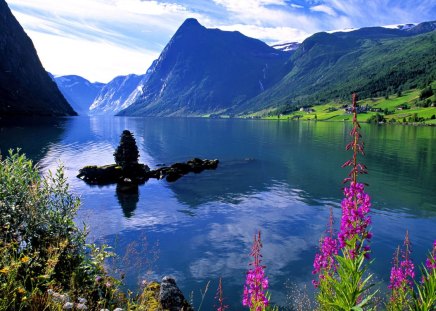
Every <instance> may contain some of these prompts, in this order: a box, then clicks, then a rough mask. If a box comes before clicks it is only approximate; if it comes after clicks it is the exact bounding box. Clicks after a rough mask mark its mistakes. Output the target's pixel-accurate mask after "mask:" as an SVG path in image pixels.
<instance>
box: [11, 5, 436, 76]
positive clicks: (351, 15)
mask: <svg viewBox="0 0 436 311" xmlns="http://www.w3.org/2000/svg"><path fill="white" fill-rule="evenodd" d="M7 3H8V4H9V6H10V7H11V9H12V11H13V13H14V14H15V15H16V17H17V19H18V21H19V22H20V23H21V24H22V26H23V28H24V29H25V30H26V32H27V33H28V34H29V35H30V37H31V38H32V40H33V42H34V44H35V46H36V47H37V49H38V53H39V55H40V58H41V61H42V63H43V64H44V66H45V67H46V68H47V70H49V71H52V72H54V73H59V74H64V73H65V74H67V73H79V74H80V73H82V72H85V73H86V74H87V75H86V76H85V77H86V78H88V79H90V80H102V81H107V80H110V79H111V78H113V77H114V76H115V75H119V74H122V73H127V72H129V71H130V72H131V73H139V72H140V71H143V70H145V69H146V68H147V67H148V66H149V65H150V64H151V61H152V59H153V58H154V57H157V55H158V54H159V53H160V52H161V51H162V49H163V47H164V46H165V45H166V44H167V43H168V41H169V39H170V38H171V36H172V35H173V34H174V32H175V31H176V30H177V28H178V27H179V26H180V25H181V23H182V22H183V21H184V20H185V19H186V18H188V17H195V18H197V19H198V20H199V22H200V23H201V24H203V25H205V26H206V27H209V28H215V27H217V28H221V29H224V30H230V31H233V30H238V31H240V32H241V33H243V34H245V35H247V36H250V37H254V38H258V39H261V40H264V41H266V42H267V43H269V44H273V43H279V42H289V41H302V40H303V39H304V38H306V37H307V36H309V35H311V34H313V33H315V32H319V31H328V30H333V29H344V28H359V27H364V26H376V25H389V24H399V23H410V22H421V21H424V20H431V19H434V16H435V14H436V3H435V1H434V0H422V1H419V2H418V3H417V2H416V1H412V0H404V1H394V0H374V1H366V0H323V1H318V0H314V1H309V0H308V1H306V3H305V4H304V6H308V8H307V9H306V8H304V7H303V5H301V3H300V2H299V4H295V3H289V1H285V0H238V1H235V0H204V1H201V2H195V1H194V0H190V1H182V0H163V1H158V0H61V1H60V0H7ZM310 6H311V7H310ZM319 12H322V13H325V14H320V13H319ZM66 47H68V49H67V48H66ZM135 63H136V64H137V65H136V66H135V65H134V64H135ZM68 70H73V71H72V72H68ZM105 75H107V76H105Z"/></svg>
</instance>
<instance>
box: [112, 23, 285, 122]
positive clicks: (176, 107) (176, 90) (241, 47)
mask: <svg viewBox="0 0 436 311" xmlns="http://www.w3.org/2000/svg"><path fill="white" fill-rule="evenodd" d="M288 58H289V53H286V52H282V51H279V50H276V49H273V48H271V47H269V46H268V45H266V44H265V43H264V42H262V41H260V40H257V39H253V38H249V37H246V36H244V35H242V34H241V33H239V32H236V31H234V32H228V31H222V30H219V29H207V28H205V27H204V26H202V25H200V23H198V21H197V20H195V19H187V20H186V21H185V22H184V23H183V24H182V25H181V26H180V28H179V29H178V30H177V31H176V33H175V34H174V36H173V37H172V38H171V40H170V41H169V43H168V44H167V46H166V47H165V48H164V50H163V51H162V53H161V54H160V56H159V58H158V60H157V61H156V63H155V65H154V67H153V68H152V69H151V72H150V78H149V79H148V81H147V83H146V84H145V85H144V93H143V95H142V96H141V97H140V98H139V99H138V100H137V101H136V102H135V103H134V104H132V105H131V106H130V107H129V108H127V109H125V110H123V111H121V112H120V113H119V114H120V115H144V116H145V115H146V116H202V115H205V114H208V115H210V114H217V113H221V112H223V111H226V110H227V109H229V108H232V107H233V106H237V105H238V104H239V103H240V102H242V101H244V100H246V99H247V98H250V97H252V96H254V95H256V94H259V93H260V92H262V91H263V90H264V89H265V88H267V87H269V86H270V85H272V84H274V83H276V82H277V81H278V80H279V79H280V75H284V74H285V73H286V70H285V68H286V61H287V59H288ZM271 73H274V74H271Z"/></svg>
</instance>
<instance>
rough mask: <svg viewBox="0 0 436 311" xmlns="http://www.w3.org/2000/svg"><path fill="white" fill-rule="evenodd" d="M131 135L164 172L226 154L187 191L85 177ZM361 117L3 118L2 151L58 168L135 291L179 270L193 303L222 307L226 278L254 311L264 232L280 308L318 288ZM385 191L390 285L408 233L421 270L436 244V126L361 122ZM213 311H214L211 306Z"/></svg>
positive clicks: (376, 199) (378, 212)
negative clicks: (135, 188)
mask: <svg viewBox="0 0 436 311" xmlns="http://www.w3.org/2000/svg"><path fill="white" fill-rule="evenodd" d="M124 129H128V130H130V131H132V132H133V133H134V135H135V137H136V141H137V144H138V148H139V150H140V161H141V162H144V163H146V164H148V165H149V166H150V167H151V168H156V166H157V165H159V164H167V165H169V164H172V163H174V162H179V161H186V160H189V159H191V158H193V157H200V158H208V159H215V158H217V159H219V160H220V164H219V167H218V169H217V170H215V171H204V172H202V173H201V174H188V175H186V176H184V177H182V178H181V179H179V180H178V181H176V182H174V183H168V182H166V181H165V180H160V181H158V180H150V181H149V182H147V183H145V184H144V185H141V186H139V192H138V194H131V195H126V194H121V193H118V192H117V190H116V186H115V185H112V186H105V187H97V186H93V187H91V186H88V185H86V184H85V183H84V182H83V181H81V180H80V179H78V178H76V177H75V176H76V175H77V173H78V170H79V169H80V168H81V167H83V166H84V165H91V164H96V165H103V164H110V163H113V162H114V160H113V152H114V149H115V148H116V146H117V145H118V143H119V138H120V134H121V132H122V131H123V130H124ZM350 129H351V124H350V123H341V122H339V123H333V122H330V123H329V122H298V121H261V120H232V119H230V120H224V119H222V120H221V119H193V118H192V119H191V118H186V119H184V118H181V119H167V118H122V117H108V118H86V117H76V118H65V119H41V118H40V119H28V120H25V121H17V120H4V119H3V120H0V148H1V151H2V153H5V150H7V149H8V148H15V147H20V148H22V150H23V151H24V152H26V154H27V155H28V156H29V157H30V158H31V159H33V160H34V161H35V162H37V163H38V165H39V166H40V167H41V170H42V171H44V172H46V171H47V170H48V169H54V168H56V166H57V165H58V163H59V161H60V162H62V163H63V164H64V166H65V172H66V175H67V176H68V178H69V183H70V185H71V190H72V191H73V192H74V193H76V194H78V195H80V196H81V201H82V207H81V209H80V211H79V214H78V217H77V222H78V223H79V224H81V223H82V222H85V223H86V224H87V225H88V226H89V228H90V235H89V238H88V240H89V241H90V242H96V243H107V244H109V245H111V246H112V247H114V250H115V251H116V252H117V253H118V254H119V255H120V256H119V258H118V259H117V260H116V261H114V262H112V267H113V268H114V267H115V268H117V269H118V271H123V272H124V273H125V275H126V278H125V282H126V286H127V287H129V288H137V287H138V284H139V283H140V282H141V280H142V279H144V278H145V279H148V280H150V279H157V280H160V279H161V277H162V276H163V275H172V276H174V277H175V278H176V280H177V283H178V285H179V286H180V288H181V289H182V291H183V292H184V294H185V296H187V297H188V298H189V296H191V293H192V296H193V301H194V304H195V305H196V306H198V305H199V303H200V301H201V294H200V289H203V290H204V287H205V285H206V283H207V282H208V281H210V286H209V291H208V292H207V294H206V297H205V302H204V304H203V309H206V310H211V309H212V307H211V306H212V305H213V304H214V302H213V297H214V296H215V292H216V288H217V284H218V278H219V277H220V276H221V277H222V278H223V288H224V296H225V302H226V303H227V304H228V305H230V307H231V309H233V310H236V309H242V306H241V303H240V301H241V296H242V290H243V284H244V281H245V272H246V269H247V268H248V263H249V261H250V257H249V253H250V248H251V244H252V240H253V235H254V234H255V232H256V231H257V230H261V232H262V241H263V249H262V253H263V260H264V261H263V262H264V264H265V265H266V267H267V268H266V273H267V275H268V276H269V280H270V285H271V290H270V292H271V294H272V301H273V302H276V303H278V304H280V305H283V306H286V305H288V304H289V299H292V298H293V297H294V296H295V295H296V293H295V291H293V290H292V288H294V287H295V286H297V287H299V288H304V286H306V287H307V291H308V293H309V295H310V294H311V292H312V291H313V289H312V285H311V280H312V277H313V276H312V274H311V271H312V263H313V258H314V255H315V252H316V251H317V245H318V241H319V238H320V236H321V234H322V233H323V232H324V230H325V228H326V223H327V221H328V215H329V210H330V208H333V213H334V216H335V219H336V223H335V226H336V228H338V227H339V219H340V201H341V199H342V192H341V187H342V186H343V184H342V180H343V179H344V178H345V176H346V175H347V173H348V170H347V169H342V168H341V165H342V163H344V162H345V161H346V160H347V159H349V158H350V157H351V153H350V152H346V151H345V145H346V143H347V142H348V141H349V136H348V132H349V131H350ZM362 133H363V139H364V141H365V148H366V154H367V155H366V157H365V158H363V159H362V162H363V163H365V164H366V165H367V166H368V168H369V174H368V175H367V176H364V177H363V178H362V179H361V181H364V182H367V183H368V184H369V187H367V192H368V193H369V194H370V195H371V197H372V204H373V207H372V213H371V215H372V220H373V225H372V231H373V234H374V237H373V240H372V249H373V256H372V257H373V258H375V259H376V260H375V262H374V264H373V265H372V270H373V272H374V273H375V274H376V278H377V280H378V281H379V282H381V283H380V287H382V288H383V287H385V286H386V282H387V281H388V280H389V273H390V265H391V261H392V254H393V252H394V250H395V248H396V247H397V245H398V244H401V243H402V241H403V239H404V235H405V232H406V230H409V234H410V238H411V241H412V249H413V258H414V261H415V264H418V263H420V262H422V261H423V260H425V256H426V254H427V251H428V250H429V249H430V247H431V246H432V243H433V240H434V239H436V178H435V176H436V128H434V127H433V128H430V127H407V126H377V125H366V124H364V125H362ZM204 306H206V307H204Z"/></svg>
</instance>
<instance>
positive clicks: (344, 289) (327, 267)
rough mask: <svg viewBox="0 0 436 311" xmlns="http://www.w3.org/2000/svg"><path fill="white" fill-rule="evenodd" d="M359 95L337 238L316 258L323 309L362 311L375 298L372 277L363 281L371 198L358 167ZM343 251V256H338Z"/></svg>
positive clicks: (324, 244) (324, 241)
mask: <svg viewBox="0 0 436 311" xmlns="http://www.w3.org/2000/svg"><path fill="white" fill-rule="evenodd" d="M356 108H357V95H356V94H353V106H352V109H353V110H352V111H353V128H352V130H351V131H350V136H351V138H352V139H351V142H350V143H349V144H347V146H346V150H351V151H352V152H353V155H352V158H351V159H350V160H348V161H347V162H345V163H344V164H343V165H342V167H347V166H349V167H351V170H350V172H349V174H348V177H347V178H345V179H344V183H348V182H349V183H350V184H349V185H348V186H347V187H345V189H344V199H343V200H342V202H341V209H342V216H341V224H340V231H339V233H338V238H337V240H335V239H334V238H333V236H330V237H329V236H327V237H325V238H323V239H322V240H321V245H320V253H319V254H317V255H316V256H315V261H314V270H313V273H315V274H316V273H319V274H320V276H319V281H314V282H313V283H314V285H315V286H318V287H319V292H318V295H317V300H318V302H319V303H320V306H321V309H323V310H324V309H325V310H332V306H337V307H338V310H339V309H341V310H351V309H353V310H354V308H355V307H359V310H361V309H364V308H365V307H366V306H368V305H371V304H372V299H373V297H374V295H375V292H374V293H370V291H369V288H370V287H371V286H372V285H373V284H369V282H370V280H371V275H369V276H368V277H364V274H365V271H367V269H368V265H369V264H370V262H369V263H366V264H363V257H365V258H367V259H368V258H369V254H370V247H369V242H370V240H371V238H372V234H371V232H370V231H369V226H370V224H371V217H370V216H369V212H370V207H371V198H370V196H369V195H368V194H367V193H365V185H364V184H363V183H359V182H358V181H357V177H358V175H360V174H367V168H366V166H365V165H363V164H361V163H358V155H359V154H361V155H365V152H364V143H363V141H362V136H361V134H360V124H359V122H358V121H357V109H356ZM339 251H340V252H339Z"/></svg>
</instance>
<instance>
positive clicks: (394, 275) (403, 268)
mask: <svg viewBox="0 0 436 311" xmlns="http://www.w3.org/2000/svg"><path fill="white" fill-rule="evenodd" d="M411 253H412V250H411V244H410V240H409V233H408V232H406V238H405V239H404V250H403V251H402V253H401V259H402V260H399V257H400V248H399V247H398V248H397V250H396V252H395V254H394V262H393V266H392V269H391V276H390V283H389V286H388V288H389V289H392V291H394V292H395V291H398V290H407V289H408V288H412V286H413V279H414V278H415V265H414V264H413V262H412V260H411V258H410V255H411ZM393 297H394V296H393Z"/></svg>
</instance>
